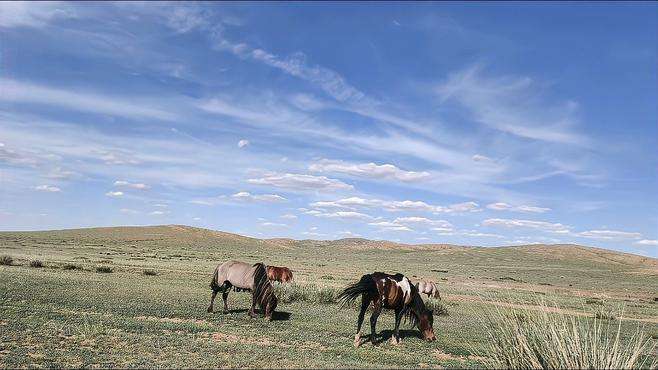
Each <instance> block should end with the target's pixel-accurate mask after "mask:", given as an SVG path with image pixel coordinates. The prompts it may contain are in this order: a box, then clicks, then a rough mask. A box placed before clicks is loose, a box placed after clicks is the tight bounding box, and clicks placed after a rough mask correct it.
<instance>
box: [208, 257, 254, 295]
mask: <svg viewBox="0 0 658 370" xmlns="http://www.w3.org/2000/svg"><path fill="white" fill-rule="evenodd" d="M255 270H256V268H255V267H254V266H253V265H251V264H248V263H246V262H242V261H226V262H224V263H222V264H221V265H219V266H218V267H217V283H218V284H219V285H222V284H223V283H224V282H225V281H228V282H230V283H231V285H233V286H234V287H237V288H242V289H253V285H254V273H255Z"/></svg>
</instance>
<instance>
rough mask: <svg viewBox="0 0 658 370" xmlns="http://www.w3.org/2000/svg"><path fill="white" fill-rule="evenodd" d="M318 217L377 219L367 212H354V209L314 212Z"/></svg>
mask: <svg viewBox="0 0 658 370" xmlns="http://www.w3.org/2000/svg"><path fill="white" fill-rule="evenodd" d="M314 216H316V217H323V218H336V219H340V220H361V221H370V220H373V219H375V218H374V217H372V216H370V215H367V214H365V213H360V212H354V211H338V212H332V213H317V214H314Z"/></svg>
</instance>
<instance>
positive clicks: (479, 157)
mask: <svg viewBox="0 0 658 370" xmlns="http://www.w3.org/2000/svg"><path fill="white" fill-rule="evenodd" d="M472 158H473V161H475V162H485V163H486V162H493V159H491V158H489V157H487V156H484V155H482V154H475V155H474V156H473V157H472Z"/></svg>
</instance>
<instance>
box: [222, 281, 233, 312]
mask: <svg viewBox="0 0 658 370" xmlns="http://www.w3.org/2000/svg"><path fill="white" fill-rule="evenodd" d="M222 287H223V288H224V289H223V290H222V300H223V301H224V313H225V314H227V313H228V294H229V293H230V292H231V283H230V282H228V281H225V282H224V284H223V285H222Z"/></svg>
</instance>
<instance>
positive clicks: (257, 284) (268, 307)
mask: <svg viewBox="0 0 658 370" xmlns="http://www.w3.org/2000/svg"><path fill="white" fill-rule="evenodd" d="M231 287H234V288H238V289H240V290H247V291H251V296H252V299H251V309H249V316H251V317H254V316H255V312H254V311H255V308H256V305H259V306H260V307H261V309H262V310H263V312H264V315H265V318H266V319H268V320H271V319H272V314H273V313H274V310H275V309H276V306H277V302H278V301H277V299H276V296H275V295H274V288H273V287H272V284H271V283H270V281H269V280H268V279H267V268H266V266H265V265H264V264H262V263H256V264H254V265H250V264H248V263H245V262H240V261H227V262H224V263H222V264H221V265H218V266H217V268H215V273H214V274H213V277H212V280H211V281H210V288H211V289H212V296H211V298H210V306H208V312H213V304H214V303H215V297H216V296H217V293H219V292H222V299H223V300H224V313H228V304H227V299H228V294H229V292H230V291H231Z"/></svg>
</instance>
